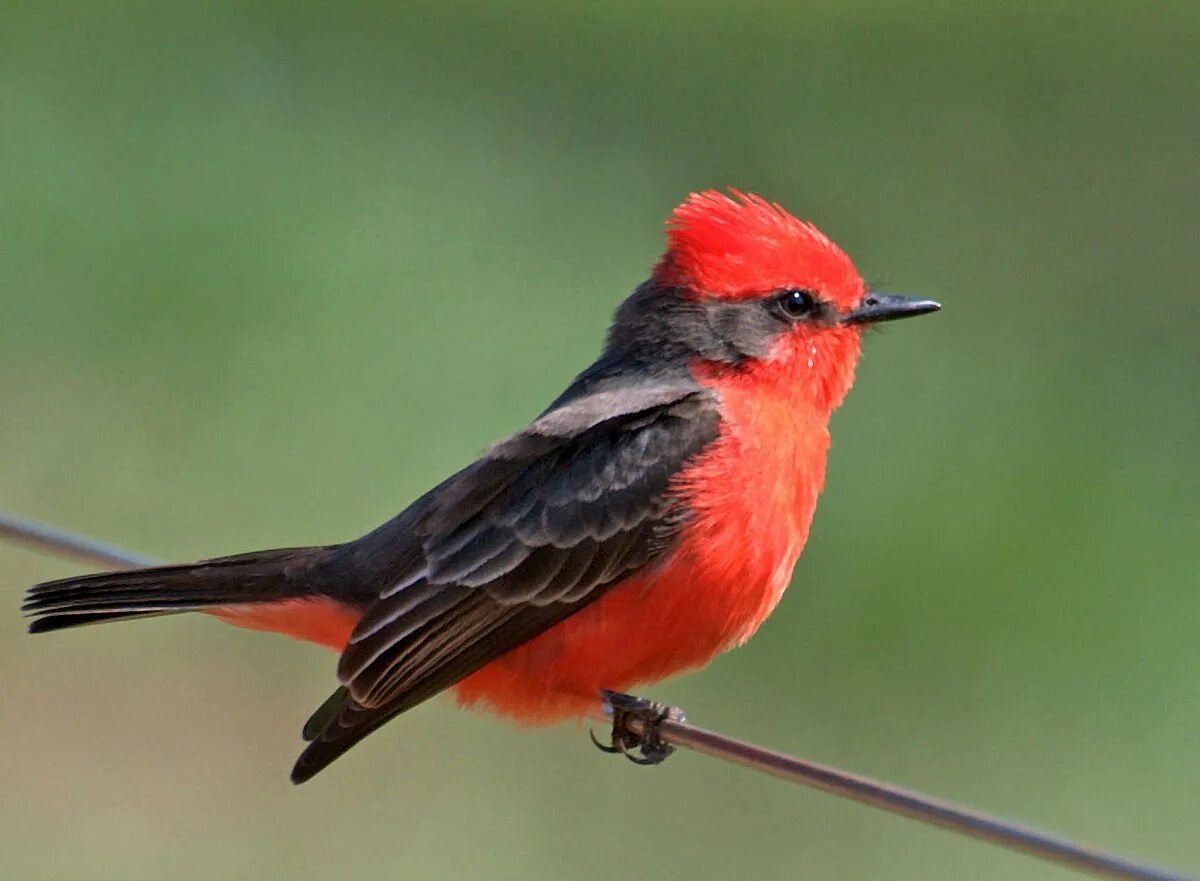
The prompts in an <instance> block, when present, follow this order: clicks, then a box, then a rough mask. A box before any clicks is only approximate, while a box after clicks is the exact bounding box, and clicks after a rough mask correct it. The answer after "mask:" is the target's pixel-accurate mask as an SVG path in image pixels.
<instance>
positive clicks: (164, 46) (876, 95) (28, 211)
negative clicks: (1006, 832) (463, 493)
mask: <svg viewBox="0 0 1200 881" xmlns="http://www.w3.org/2000/svg"><path fill="white" fill-rule="evenodd" d="M1198 39H1200V6H1197V4H1195V3H1194V2H1187V3H1184V2H1179V3H1154V4H1146V3H1113V2H1110V3H1103V4H1102V3H1082V2H1076V3H1062V2H1050V3H1046V2H1033V0H1022V2H1005V3H975V4H970V5H967V4H955V3H947V2H941V3H938V2H930V3H901V2H888V0H875V2H856V3H838V2H832V0H825V2H818V3H788V2H775V3H771V4H758V5H754V4H736V5H735V4H729V3H714V2H698V0H688V2H680V3H672V4H658V5H647V4H645V3H632V2H625V3H614V4H605V3H595V2H589V3H562V2H526V3H521V4H510V3H485V2H477V3H464V4H451V5H447V4H441V3H404V4H399V3H397V4H386V3H375V4H367V5H360V4H355V5H340V4H320V5H317V4H312V5H300V4H293V3H282V2H275V3H210V4H194V3H183V2H179V3H119V4H110V3H103V2H97V3H91V4H55V3H26V2H10V3H6V4H5V5H4V8H3V11H2V12H0V120H2V121H0V126H2V128H3V137H2V138H0V192H2V193H3V199H2V201H0V298H2V302H3V308H2V310H0V506H2V507H5V508H8V509H10V510H14V511H18V512H21V513H24V514H27V515H31V516H35V517H37V518H40V519H42V520H45V521H49V522H53V523H56V524H59V525H61V526H64V527H68V528H72V529H76V530H80V531H83V532H86V533H90V534H93V535H96V536H99V537H103V538H106V539H108V540H111V541H113V542H116V543H119V544H122V545H124V546H126V547H128V548H131V549H133V550H137V551H141V552H144V553H147V554H154V555H157V556H162V557H167V558H171V559H194V558H197V557H202V556H212V555H217V554H225V553H232V552H236V551H240V550H247V549H253V548H258V547H265V546H273V545H284V544H307V543H323V542H330V541H335V540H341V539H345V538H350V537H353V536H355V535H358V534H359V533H360V532H363V531H365V530H367V529H368V528H370V527H373V526H374V525H375V524H376V523H378V522H380V521H382V520H383V519H385V518H387V517H389V516H391V515H392V514H393V513H395V512H396V511H397V510H399V509H400V508H401V507H402V506H403V505H405V504H406V503H407V502H408V501H409V500H410V499H412V498H413V497H414V496H416V495H417V494H419V493H420V492H421V491H423V490H424V489H425V488H426V487H427V486H428V485H430V484H431V483H432V482H433V481H434V480H436V479H440V478H441V477H443V476H444V475H446V474H447V473H448V472H450V471H451V470H453V469H455V468H457V467H459V466H461V465H462V464H464V463H465V462H467V461H468V460H469V459H470V458H471V457H472V455H473V454H474V453H475V452H477V451H478V450H479V449H481V448H482V447H483V446H484V445H486V444H487V443H488V442H490V441H491V440H493V439H495V438H497V437H499V436H502V435H504V434H505V433H507V432H509V431H511V430H513V429H514V428H516V427H518V426H519V425H521V424H522V423H523V422H524V421H525V420H526V419H528V418H529V417H530V416H532V415H533V414H535V413H536V412H537V411H538V410H539V409H540V408H541V407H542V406H543V405H544V404H545V403H546V402H547V401H548V400H549V399H550V398H551V397H553V396H554V395H555V394H556V393H557V392H558V391H559V390H560V388H561V387H562V386H563V385H564V383H565V382H566V381H567V380H568V379H569V378H570V377H571V376H572V375H573V374H574V372H575V371H576V370H578V369H579V368H581V367H582V366H584V365H585V364H586V362H587V361H588V360H590V358H591V357H592V355H593V353H594V352H595V351H596V350H597V348H598V346H599V344H600V340H601V338H602V334H603V331H604V328H605V325H606V322H607V320H608V316H609V314H610V312H611V310H612V309H613V307H614V305H615V304H616V303H617V302H618V301H619V300H620V299H621V297H622V296H624V294H625V293H626V292H628V291H629V290H630V289H632V287H633V286H634V285H636V284H637V283H638V282H639V281H640V280H641V279H642V278H643V277H644V276H645V274H646V270H647V268H648V266H649V265H650V263H651V262H652V261H653V260H654V258H655V257H656V255H657V253H658V251H659V249H660V246H661V224H662V220H663V218H664V217H665V216H666V214H667V212H668V211H669V210H670V209H671V208H672V207H673V206H674V205H675V204H676V203H677V202H678V201H679V200H680V199H681V198H682V197H683V196H684V195H685V194H686V193H687V192H688V191H689V190H693V189H699V188H703V187H710V186H724V185H734V186H738V187H741V188H745V189H750V190H754V191H758V192H761V193H764V194H766V195H768V196H769V197H771V198H773V199H777V200H779V201H781V202H783V203H784V204H785V205H787V206H788V207H790V208H791V209H792V210H794V211H795V212H796V213H798V214H800V215H801V216H803V217H807V218H811V219H812V220H814V221H816V222H817V223H818V224H820V225H821V227H822V228H823V229H825V230H826V231H827V232H828V233H829V234H830V235H831V236H833V237H834V238H835V239H836V240H837V241H838V242H840V243H841V244H842V245H843V246H844V247H845V248H846V249H847V251H848V252H849V253H850V254H851V255H853V257H854V258H855V259H856V261H857V263H858V265H859V267H860V268H861V269H862V271H863V273H864V275H865V276H866V277H867V278H869V279H871V280H873V281H876V282H881V283H886V285H887V286H889V287H890V288H891V289H894V290H900V291H907V292H911V293H919V294H923V295H928V296H933V297H936V298H937V299H940V300H942V301H943V302H944V303H945V306H946V308H945V310H944V311H943V312H942V313H941V314H940V315H938V316H937V317H935V318H930V319H926V320H923V321H920V322H914V323H912V324H904V325H899V326H896V327H895V328H894V329H888V330H887V331H886V332H884V333H881V334H877V335H874V336H872V337H871V338H870V339H869V340H868V346H867V352H866V356H865V359H864V362H863V364H862V366H861V368H860V371H859V381H858V387H857V388H856V390H855V391H854V393H853V394H852V395H851V397H850V399H849V401H848V403H847V405H846V407H845V408H844V410H843V411H842V412H840V413H839V414H838V415H837V416H836V418H835V424H834V438H835V443H834V449H833V452H832V457H831V461H830V471H829V480H828V484H827V489H826V492H825V496H824V498H823V501H822V505H821V510H820V511H819V512H818V516H817V522H816V524H815V529H814V531H813V535H812V538H811V541H810V542H809V547H808V550H807V552H806V554H805V557H804V559H803V560H802V561H801V564H800V566H799V567H798V570H797V573H796V579H795V584H794V586H793V587H792V589H791V591H790V592H789V594H788V596H787V598H786V599H785V601H784V603H783V604H782V606H781V607H780V609H779V610H778V612H777V613H776V614H775V616H774V617H773V618H772V619H771V621H770V622H769V624H767V625H766V626H765V627H764V628H763V629H762V631H761V632H760V633H759V635H758V637H757V638H756V639H755V640H754V641H753V643H752V644H751V645H750V646H748V647H747V648H744V649H741V650H739V651H737V652H735V653H733V654H731V655H729V656H726V657H724V658H722V659H720V660H719V661H718V662H717V663H715V664H713V665H712V666H711V667H710V668H709V669H707V670H705V671H703V672H702V673H698V674H695V675H691V676H687V677H684V678H681V679H678V680H675V681H672V682H668V683H664V684H662V685H659V686H656V687H654V688H653V689H651V690H649V692H648V693H652V694H653V696H655V697H658V698H660V699H663V700H668V701H672V702H675V703H678V704H681V705H683V706H684V707H686V708H687V709H688V711H689V713H690V716H691V718H692V719H693V720H694V721H697V722H700V723H702V724H704V725H706V726H709V727H714V728H717V729H720V730H724V731H727V732H730V733H734V734H738V735H741V736H744V737H746V738H749V739H752V740H755V741H757V742H761V743H764V744H768V745H771V746H775V747H778V748H781V749H785V750H787V751H790V752H794V753H797V754H801V755H804V756H807V757H810V758H814V759H819V760H822V761H827V762H830V763H834V764H838V765H841V766H844V767H848V768H852V769H855V770H857V771H860V772H863V773H868V774H872V775H878V776H881V777H884V778H886V779H889V780H893V781H895V782H899V783H904V784H907V785H910V786H913V787H916V788H919V789H923V790H925V791H928V792H931V793H936V794H939V795H942V796H945V797H950V798H953V799H957V800H961V801H965V802H968V803H971V804H975V805H978V806H981V807H985V808H988V809H991V810H994V811H998V812H1001V813H1004V814H1008V815H1012V816H1015V817H1019V818H1021V819H1023V820H1025V821H1027V822H1030V823H1034V824H1038V825H1045V826H1049V827H1051V828H1054V829H1057V830H1059V831H1061V832H1063V833H1066V834H1069V835H1071V836H1075V837H1078V838H1082V839H1085V840H1089V841H1093V842H1097V843H1102V844H1105V845H1107V846H1109V847H1112V848H1115V849H1118V850H1121V851H1127V852H1130V853H1133V854H1140V855H1143V856H1146V857H1150V858H1153V859H1155V860H1157V861H1160V862H1163V863H1167V864H1175V865H1178V866H1181V867H1185V868H1186V867H1190V868H1191V869H1193V870H1196V869H1200V838H1197V836H1196V829H1197V825H1198V823H1200V757H1198V756H1197V752H1196V743H1197V728H1198V726H1200V641H1198V640H1197V638H1196V632H1197V622H1198V620H1200V568H1198V566H1197V556H1198V554H1197V544H1198V542H1197V539H1198V537H1200V513H1198V512H1200V507H1198V505H1197V497H1198V492H1197V491H1198V490H1200V486H1198V480H1197V476H1196V475H1197V469H1196V456H1197V449H1198V447H1200V408H1198V406H1197V398H1198V390H1200V364H1198V358H1197V342H1196V341H1197V338H1198V335H1200V307H1198V305H1197V295H1198V291H1197V284H1196V282H1197V272H1196V260H1195V253H1196V234H1197V223H1196V209H1197V205H1198V204H1200V181H1198V171H1197V150H1198V144H1200V114H1198V112H1197V107H1198V106H1200V73H1198V67H1197V64H1196V59H1195V50H1196V45H1197V41H1198ZM74 571H78V568H77V567H74V566H72V565H70V564H67V563H63V562H60V561H55V560H53V559H48V558H44V557H40V556H37V555H35V554H32V553H30V552H27V551H25V550H22V549H19V548H15V547H0V584H2V585H3V589H4V590H5V592H6V596H7V597H8V599H7V600H6V605H7V609H8V611H7V613H6V614H4V615H0V669H2V672H0V683H3V684H2V689H3V692H2V693H3V697H4V699H3V701H0V727H2V728H3V730H4V732H5V734H4V740H3V744H4V747H3V749H2V750H0V869H3V870H4V872H5V874H6V875H7V876H8V877H12V878H37V879H42V878H63V879H72V878H81V879H84V878H122V879H127V881H131V879H142V878H145V879H165V881H172V879H212V878H234V877H251V878H270V877H280V876H286V877H289V878H293V879H307V878H312V879H318V878H329V877H349V876H356V877H370V876H378V877H388V878H405V879H407V878H489V879H518V878H519V879H543V878H544V879H559V878H579V879H611V878H612V877H614V875H615V876H620V877H632V878H641V877H655V878H664V879H676V878H677V879H718V878H741V877H746V878H754V879H775V878H778V879H793V878H806V879H861V878H885V879H927V878H958V877H968V878H974V879H1003V878H1011V879H1040V878H1046V879H1053V878H1066V877H1068V876H1067V875H1066V873H1064V872H1063V871H1061V870H1058V869H1054V868H1050V867H1045V866H1042V865H1039V864H1036V863H1033V862H1031V861H1029V860H1027V859H1025V858H1023V857H1018V856H1013V855H1009V854H1006V853H1003V852H999V851H995V850H992V849H990V848H988V847H985V846H983V845H978V844H975V843H971V842H967V841H964V840H959V839H957V838H955V837H952V836H950V835H947V834H945V833H943V832H939V831H934V830H928V829H925V828H923V827H920V826H917V825H915V824H912V823H910V822H907V821H904V820H899V819H896V818H893V817H889V816H886V815H882V814H879V813H876V812H872V811H869V810H867V809H865V808H861V807H858V806H855V805H850V804H847V803H843V802H840V801H838V800H835V799H833V798H830V797H828V796H824V795H821V794H817V793H812V792H809V791H806V790H800V789H797V788H793V787H789V786H786V785H784V784H781V783H778V782H773V781H770V780H766V779H759V778H758V777H756V776H754V775H752V774H750V773H748V772H744V771H740V770H737V769H734V768H731V767H727V766H724V765H722V764H720V763H717V762H713V761H709V760H705V759H703V758H700V757H695V756H681V757H677V758H676V759H674V760H672V761H671V762H670V763H668V764H667V765H665V766H664V767H662V768H659V769H656V770H651V771H644V770H640V769H635V768H634V767H632V766H629V765H627V764H626V763H625V762H621V761H617V760H612V759H608V758H606V757H603V756H601V755H600V754H598V753H597V752H596V751H595V750H593V749H592V747H591V746H590V745H589V744H588V743H587V739H586V734H585V733H584V732H583V731H582V730H577V729H573V728H571V727H565V728H560V729H551V730H543V731H535V732H518V731H515V730H512V729H510V728H509V727H507V726H506V725H504V724H502V723H499V722H496V721H494V720H492V719H489V718H486V717H481V716H476V715H471V714H466V713H461V712H458V711H456V710H455V709H453V707H451V706H449V705H448V703H444V702H441V701H435V702H432V703H430V704H429V705H426V706H424V707H421V708H419V709H418V710H416V711H414V712H413V713H411V714H410V715H409V716H406V717H405V718H404V719H403V720H401V721H399V722H398V723H395V724H392V725H390V726H389V727H388V728H387V729H386V730H385V731H384V732H383V733H381V734H379V735H377V736H375V737H372V738H371V739H370V740H369V741H368V742H366V743H365V744H363V745H362V746H361V747H359V748H357V749H355V750H354V751H353V752H352V753H351V754H350V755H349V756H348V757H347V758H346V759H345V760H344V761H342V762H339V763H338V764H337V765H336V766H335V767H333V768H332V769H331V770H330V771H328V772H327V773H325V774H323V775H321V776H320V777H318V778H317V779H316V780H315V781H314V782H312V783H311V784H309V785H306V786H304V787H303V788H300V789H295V788H293V787H292V786H291V785H289V784H288V783H287V771H288V769H289V767H290V765H291V762H292V760H293V757H294V755H295V754H296V752H297V750H298V748H299V746H300V742H299V729H300V724H301V722H302V721H303V720H304V719H305V718H306V717H307V715H308V713H309V711H310V710H311V709H312V708H313V707H315V706H316V704H317V703H318V702H319V701H320V700H321V699H323V698H324V697H325V695H326V694H327V692H328V691H329V689H330V687H331V685H332V684H333V660H334V659H333V658H332V656H330V655H329V654H327V653H324V652H322V651H321V650H320V649H317V648H315V647H311V646H306V645H298V644H292V643H289V642H287V641H285V640H283V639H279V638H277V637H272V636H266V635H262V634H254V633H249V632H245V631H238V630H234V629H232V628H227V627H224V626H222V625H220V624H218V623H216V622H214V621H211V620H208V619H206V618H203V617H201V616H184V617H180V618H175V619H163V620H158V621H152V622H145V623H140V624H124V625H116V626H112V627H103V628H94V629H88V630H84V631H79V632H75V633H71V634H63V635H55V636H52V637H46V638H39V639H32V638H27V637H26V636H24V635H23V624H22V621H21V618H20V616H19V614H18V613H17V610H16V607H17V604H18V599H19V595H20V591H21V590H22V588H24V587H25V586H26V585H28V584H30V583H32V582H35V581H39V580H42V579H47V578H52V577H55V576H60V575H66V574H69V573H71V572H74Z"/></svg>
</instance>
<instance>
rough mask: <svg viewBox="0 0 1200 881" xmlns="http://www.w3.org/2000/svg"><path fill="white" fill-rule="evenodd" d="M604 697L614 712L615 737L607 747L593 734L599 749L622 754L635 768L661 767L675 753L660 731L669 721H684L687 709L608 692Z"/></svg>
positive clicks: (590, 733) (604, 692) (589, 733)
mask: <svg viewBox="0 0 1200 881" xmlns="http://www.w3.org/2000/svg"><path fill="white" fill-rule="evenodd" d="M600 695H601V697H603V698H604V702H605V704H607V705H608V707H609V709H610V710H611V711H612V738H611V743H610V744H604V743H601V742H600V741H599V740H597V739H596V735H595V734H594V733H592V732H591V731H589V732H588V735H589V736H590V737H591V738H592V743H594V744H595V745H596V748H597V749H599V750H600V751H601V752H606V753H620V754H621V755H623V756H624V757H625V758H627V759H629V761H631V762H633V763H634V764H635V765H657V764H659V763H660V762H662V761H664V760H665V759H666V758H667V756H669V755H670V754H671V753H673V752H675V747H673V746H671V744H669V743H667V742H666V741H664V740H663V739H662V738H661V737H660V736H659V733H658V729H659V726H660V725H661V724H662V723H663V722H665V721H667V720H670V721H672V722H682V721H684V716H683V710H681V709H679V707H669V706H667V705H666V704H660V703H658V702H657V701H650V700H646V699H645V698H640V697H634V696H633V695H630V694H621V693H620V692H617V691H608V690H607V689H604V690H602V691H601V692H600Z"/></svg>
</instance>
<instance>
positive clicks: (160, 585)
mask: <svg viewBox="0 0 1200 881" xmlns="http://www.w3.org/2000/svg"><path fill="white" fill-rule="evenodd" d="M330 551H331V548H328V547H315V548H282V549H279V550H271V551H255V552H254V553H250V554H238V555H237V556H233V557H220V558H217V559H214V560H204V561H201V562H199V563H189V564H184V565H175V566H155V567H153V568H150V569H134V570H130V571H126V572H102V573H99V574H96V575H83V576H76V577H73V578H63V579H60V580H58V581H48V582H46V583H44V584H39V585H37V586H35V587H33V588H30V590H29V593H28V594H27V596H26V598H25V602H24V604H23V605H22V606H21V609H22V611H24V612H25V613H26V614H27V615H29V616H30V617H32V618H33V619H34V620H33V621H31V622H30V625H29V631H30V633H46V632H49V631H52V630H61V629H63V628H66V627H76V626H80V625H83V624H95V623H98V622H101V621H117V620H123V619H129V618H142V617H149V616H151V615H166V614H171V613H174V612H187V611H195V610H199V609H206V608H212V607H218V606H229V605H237V604H241V603H264V602H272V601H275V600H282V599H289V598H295V597H303V596H310V595H312V593H313V592H314V586H313V584H312V581H311V578H310V577H309V576H310V575H311V572H312V569H313V566H314V564H316V563H318V562H320V561H321V560H323V559H325V558H326V557H327V556H328V554H329V553H330Z"/></svg>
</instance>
